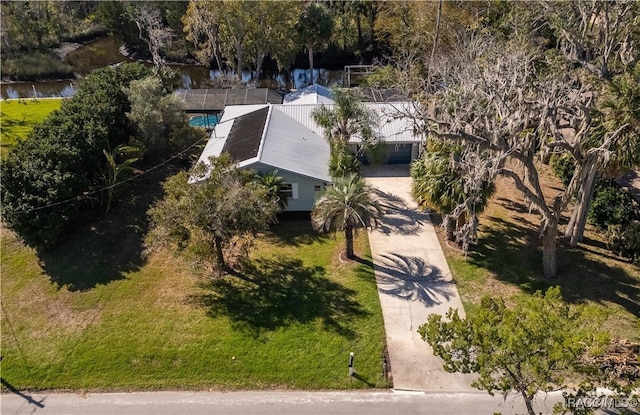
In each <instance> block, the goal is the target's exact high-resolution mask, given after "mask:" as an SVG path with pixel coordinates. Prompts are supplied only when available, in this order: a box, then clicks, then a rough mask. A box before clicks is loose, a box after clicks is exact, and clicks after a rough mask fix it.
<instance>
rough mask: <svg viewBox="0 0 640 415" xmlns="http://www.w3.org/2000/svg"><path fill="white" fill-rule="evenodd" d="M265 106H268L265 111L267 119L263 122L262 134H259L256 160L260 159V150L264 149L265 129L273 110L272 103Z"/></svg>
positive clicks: (267, 127)
mask: <svg viewBox="0 0 640 415" xmlns="http://www.w3.org/2000/svg"><path fill="white" fill-rule="evenodd" d="M267 108H269V110H268V111H267V119H266V120H265V122H264V127H263V129H262V136H260V146H259V147H258V154H257V156H256V159H257V160H258V161H261V160H262V152H263V151H264V142H265V141H266V139H267V131H268V130H269V124H270V123H271V114H272V112H273V105H271V104H270V103H268V104H267Z"/></svg>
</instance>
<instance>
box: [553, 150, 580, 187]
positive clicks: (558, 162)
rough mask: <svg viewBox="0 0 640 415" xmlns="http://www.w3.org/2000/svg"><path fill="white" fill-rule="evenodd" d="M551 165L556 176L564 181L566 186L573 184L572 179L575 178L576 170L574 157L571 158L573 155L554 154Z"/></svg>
mask: <svg viewBox="0 0 640 415" xmlns="http://www.w3.org/2000/svg"><path fill="white" fill-rule="evenodd" d="M549 163H550V165H551V170H552V171H553V174H554V176H556V177H557V178H558V179H560V180H562V183H563V184H564V185H565V186H568V185H569V183H570V182H571V177H573V172H574V171H575V169H576V163H575V160H574V159H573V157H571V154H569V153H562V154H554V155H552V156H551V159H550V160H549Z"/></svg>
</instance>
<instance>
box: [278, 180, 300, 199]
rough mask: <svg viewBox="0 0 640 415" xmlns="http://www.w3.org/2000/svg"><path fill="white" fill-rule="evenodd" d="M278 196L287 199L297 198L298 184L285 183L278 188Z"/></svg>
mask: <svg viewBox="0 0 640 415" xmlns="http://www.w3.org/2000/svg"><path fill="white" fill-rule="evenodd" d="M280 194H281V195H282V196H284V197H286V198H289V199H297V198H298V183H285V184H283V185H281V186H280Z"/></svg>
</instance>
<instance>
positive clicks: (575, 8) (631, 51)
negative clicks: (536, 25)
mask: <svg viewBox="0 0 640 415" xmlns="http://www.w3.org/2000/svg"><path fill="white" fill-rule="evenodd" d="M540 3H541V4H542V6H543V10H544V12H545V14H547V15H548V16H549V22H550V25H551V27H552V29H553V30H554V31H555V32H556V34H557V35H558V38H559V44H558V46H559V49H560V51H561V52H562V54H563V55H564V56H565V58H567V59H568V60H569V61H571V62H575V63H578V64H580V65H581V66H582V67H584V68H585V69H587V70H588V71H589V72H591V73H593V74H595V75H597V76H598V77H599V78H600V79H610V78H611V76H612V64H613V63H614V62H615V63H616V64H617V66H618V68H620V67H621V66H625V65H629V64H631V63H634V62H637V61H638V59H639V57H640V54H639V53H638V50H637V48H638V45H637V43H638V32H637V27H638V25H639V24H640V17H639V15H638V7H639V6H638V3H637V2H633V1H611V0H606V1H603V0H577V1H569V2H558V1H546V0H544V1H541V2H540ZM614 66H615V65H614Z"/></svg>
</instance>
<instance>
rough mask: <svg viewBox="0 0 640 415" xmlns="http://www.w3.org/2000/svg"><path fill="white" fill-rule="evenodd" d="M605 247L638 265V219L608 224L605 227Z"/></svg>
mask: <svg viewBox="0 0 640 415" xmlns="http://www.w3.org/2000/svg"><path fill="white" fill-rule="evenodd" d="M606 235H607V247H608V248H609V249H610V250H611V252H613V253H614V254H616V255H620V256H621V257H623V258H627V259H629V260H631V261H632V262H634V263H636V264H638V265H640V221H637V220H634V221H631V222H629V223H628V224H627V225H625V226H623V225H610V226H609V228H608V229H607V234H606Z"/></svg>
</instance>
